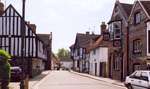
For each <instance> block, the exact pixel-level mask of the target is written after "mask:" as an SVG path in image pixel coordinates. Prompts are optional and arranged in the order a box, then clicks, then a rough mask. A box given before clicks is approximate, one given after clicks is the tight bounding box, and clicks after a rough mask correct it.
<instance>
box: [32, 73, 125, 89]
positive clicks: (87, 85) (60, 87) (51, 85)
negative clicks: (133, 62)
mask: <svg viewBox="0 0 150 89" xmlns="http://www.w3.org/2000/svg"><path fill="white" fill-rule="evenodd" d="M33 89H126V88H125V87H122V86H118V85H113V84H109V83H107V82H103V81H98V80H94V79H91V78H88V77H83V76H80V75H77V74H73V73H70V72H68V71H52V72H50V73H49V74H48V75H47V76H46V77H45V78H44V79H43V80H41V81H40V82H39V83H38V84H36V85H35V86H34V87H33Z"/></svg>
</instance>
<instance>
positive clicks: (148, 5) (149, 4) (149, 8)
mask: <svg viewBox="0 0 150 89" xmlns="http://www.w3.org/2000/svg"><path fill="white" fill-rule="evenodd" d="M140 2H141V3H142V5H143V6H144V8H145V10H146V11H147V13H148V15H149V16H150V1H148V0H147V1H140Z"/></svg>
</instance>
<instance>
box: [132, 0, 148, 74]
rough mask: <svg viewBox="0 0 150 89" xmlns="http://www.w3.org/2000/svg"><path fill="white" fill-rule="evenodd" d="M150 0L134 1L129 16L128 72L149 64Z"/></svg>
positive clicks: (145, 67) (143, 67)
mask: <svg viewBox="0 0 150 89" xmlns="http://www.w3.org/2000/svg"><path fill="white" fill-rule="evenodd" d="M149 20H150V1H140V0H138V1H136V2H135V3H134V6H133V9H132V12H131V14H130V17H129V54H130V55H129V58H130V65H132V66H130V69H131V70H130V73H131V72H133V71H134V70H137V69H147V67H148V66H147V65H149V57H150V55H149V52H150V51H149V35H150V33H149V30H150V28H149V25H150V24H149Z"/></svg>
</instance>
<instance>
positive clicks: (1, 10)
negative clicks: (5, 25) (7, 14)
mask: <svg viewBox="0 0 150 89" xmlns="http://www.w3.org/2000/svg"><path fill="white" fill-rule="evenodd" d="M3 13H4V4H3V3H2V2H1V1H0V16H2V15H3Z"/></svg>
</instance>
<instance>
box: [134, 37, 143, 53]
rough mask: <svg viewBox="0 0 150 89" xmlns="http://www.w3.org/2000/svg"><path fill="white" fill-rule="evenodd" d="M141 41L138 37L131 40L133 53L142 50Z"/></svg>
mask: <svg viewBox="0 0 150 89" xmlns="http://www.w3.org/2000/svg"><path fill="white" fill-rule="evenodd" d="M141 48H142V42H141V40H140V39H137V40H134V41H133V53H141V52H142V49H141Z"/></svg>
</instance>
